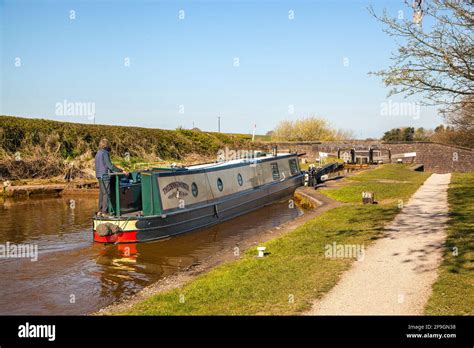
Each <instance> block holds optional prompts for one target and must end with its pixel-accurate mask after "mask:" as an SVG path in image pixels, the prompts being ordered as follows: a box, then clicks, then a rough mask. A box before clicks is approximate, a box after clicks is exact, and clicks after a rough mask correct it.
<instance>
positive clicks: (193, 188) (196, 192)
mask: <svg viewBox="0 0 474 348" xmlns="http://www.w3.org/2000/svg"><path fill="white" fill-rule="evenodd" d="M191 192H192V194H193V196H194V197H197V195H198V194H199V190H198V187H197V185H196V183H195V182H193V183H192V184H191Z"/></svg>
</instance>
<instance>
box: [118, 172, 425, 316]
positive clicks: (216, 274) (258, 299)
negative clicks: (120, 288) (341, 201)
mask: <svg viewBox="0 0 474 348" xmlns="http://www.w3.org/2000/svg"><path fill="white" fill-rule="evenodd" d="M389 172H390V173H392V174H389ZM411 173H412V172H410V171H409V170H408V169H406V168H405V167H403V166H396V167H391V166H387V167H385V166H384V167H382V168H381V169H376V170H374V171H373V172H366V173H362V174H360V175H359V178H358V180H357V181H358V185H359V186H358V187H359V189H361V190H367V189H368V188H369V187H370V185H372V184H373V183H374V181H376V180H379V179H380V178H385V177H387V176H390V175H395V174H397V175H398V177H403V176H405V175H412V174H411ZM426 177H427V174H426V173H415V174H414V175H413V176H412V177H411V180H412V181H413V185H410V186H409V188H408V189H406V190H402V191H401V192H398V191H390V192H389V194H390V197H391V198H393V199H402V198H404V197H405V196H406V195H407V194H412V193H414V191H415V190H416V188H417V187H418V186H419V185H420V184H421V183H422V182H423V181H424V179H425V178H426ZM344 189H345V188H344V187H342V188H339V189H336V190H333V191H334V192H337V191H340V190H344ZM357 196H360V193H358V194H357ZM397 212H398V208H397V207H396V205H388V204H379V205H362V204H359V203H352V204H347V205H344V206H342V207H338V208H335V209H332V210H330V211H328V212H326V213H324V214H322V215H320V216H319V217H316V218H314V219H313V220H311V221H309V222H307V223H305V224H303V225H302V226H300V227H298V228H297V229H296V230H294V231H292V232H291V233H288V234H286V235H284V236H281V237H279V238H276V239H274V240H271V241H269V242H266V243H264V245H265V246H266V247H267V251H268V252H269V255H267V256H266V257H264V258H256V257H255V256H256V254H257V251H256V249H255V248H251V249H249V250H248V251H247V252H245V253H244V255H242V257H241V258H240V259H238V260H236V261H232V262H228V263H225V264H223V265H221V266H218V267H216V268H215V269H213V270H211V271H210V272H208V273H206V274H203V275H201V276H199V277H197V278H196V279H194V280H192V281H190V282H189V283H187V284H185V285H184V286H182V287H180V288H177V289H174V290H170V291H167V292H163V293H159V294H156V295H153V296H151V297H150V298H148V299H147V300H145V301H142V302H139V303H137V304H135V305H133V306H132V307H131V308H130V309H129V310H126V311H123V312H119V313H117V314H122V315H256V314H265V315H288V314H298V313H301V312H303V311H305V310H308V309H310V308H311V304H312V302H313V301H314V300H315V299H317V298H320V297H322V296H323V295H324V294H325V293H326V292H327V291H328V290H330V289H331V288H332V287H333V286H334V285H335V284H336V283H337V281H338V280H339V278H340V276H341V274H342V273H343V272H344V271H345V270H347V269H348V268H349V267H350V264H351V263H352V262H353V261H354V260H353V259H347V258H346V259H343V258H341V259H332V258H328V257H325V247H326V246H327V245H332V244H333V243H337V244H346V245H347V244H359V245H369V244H370V243H372V242H373V241H374V240H375V239H377V238H378V235H379V233H380V232H381V231H382V230H383V227H384V225H385V224H386V223H388V222H389V221H391V220H392V219H393V218H394V216H395V215H396V214H397Z"/></svg>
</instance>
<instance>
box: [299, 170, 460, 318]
mask: <svg viewBox="0 0 474 348" xmlns="http://www.w3.org/2000/svg"><path fill="white" fill-rule="evenodd" d="M450 179H451V174H433V175H431V176H430V177H429V178H428V179H427V180H426V181H425V183H424V184H423V185H422V186H421V187H420V188H419V189H418V190H417V191H416V192H415V194H414V195H413V196H412V197H411V198H410V200H409V201H408V203H407V204H406V205H405V206H404V208H403V209H402V211H401V212H400V213H399V214H398V215H397V216H396V218H395V219H394V220H393V221H392V222H391V223H390V224H389V225H388V226H387V227H386V229H385V233H384V236H383V237H382V238H381V239H379V240H378V241H376V242H375V243H374V244H373V245H372V246H371V247H369V248H366V250H365V256H364V258H363V259H362V260H360V261H355V262H354V264H353V266H352V268H351V269H350V270H349V271H347V272H346V273H344V274H343V276H342V278H341V280H340V281H339V283H338V284H337V285H336V286H335V287H334V288H333V289H332V290H331V291H329V292H328V293H327V294H326V295H325V296H324V297H323V298H322V299H320V300H318V301H316V302H315V303H314V304H313V307H312V309H311V310H310V312H309V313H307V314H309V315H338V314H339V315H417V314H422V313H423V309H424V306H425V304H426V302H427V301H428V299H429V297H430V294H431V286H432V284H433V283H434V281H435V280H436V277H437V268H438V266H439V264H440V262H441V259H442V246H443V243H444V241H445V239H446V233H445V227H446V221H447V217H448V201H447V189H448V184H449V182H450Z"/></svg>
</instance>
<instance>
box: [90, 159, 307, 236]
mask: <svg viewBox="0 0 474 348" xmlns="http://www.w3.org/2000/svg"><path fill="white" fill-rule="evenodd" d="M302 183H303V175H302V173H301V171H300V169H299V164H298V155H297V154H294V153H287V154H273V155H269V154H264V155H261V156H252V157H247V158H241V159H235V160H230V161H222V162H216V163H210V164H201V165H195V166H190V167H169V168H153V169H150V170H145V171H141V172H133V173H130V174H129V175H127V176H125V175H124V174H117V175H111V184H110V187H111V189H110V195H109V214H110V215H109V216H106V217H104V216H95V217H94V219H93V220H94V221H93V222H94V241H96V242H102V243H135V242H144V241H152V240H157V239H162V238H168V237H171V236H174V235H177V234H181V233H185V232H189V231H192V230H196V229H199V228H203V227H206V226H210V225H214V224H216V223H219V222H222V221H225V220H229V219H232V218H234V217H237V216H239V215H242V214H245V213H248V212H250V211H253V210H256V209H258V208H261V207H263V206H265V205H267V204H270V203H273V202H275V201H278V200H281V199H283V198H285V197H287V196H289V195H291V194H293V192H294V190H295V189H296V188H297V187H298V186H301V185H302Z"/></svg>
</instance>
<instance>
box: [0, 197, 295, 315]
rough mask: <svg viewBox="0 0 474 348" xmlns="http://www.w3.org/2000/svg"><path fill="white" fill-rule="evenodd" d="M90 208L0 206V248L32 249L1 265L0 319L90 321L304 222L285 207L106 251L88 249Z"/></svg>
mask: <svg viewBox="0 0 474 348" xmlns="http://www.w3.org/2000/svg"><path fill="white" fill-rule="evenodd" d="M71 198H73V201H71ZM96 206H97V198H96V196H95V195H90V196H89V195H78V196H77V197H61V198H31V199H27V200H24V201H1V200H0V245H4V246H7V243H11V244H13V243H14V244H15V245H16V244H20V243H21V244H28V245H32V246H35V245H37V246H38V259H37V261H32V259H30V258H0V272H1V274H0V279H1V280H0V314H15V315H17V314H29V315H45V314H51V315H60V314H66V315H72V314H79V315H80V314H88V313H91V312H94V311H97V310H98V309H100V308H102V307H105V306H107V305H109V304H111V303H112V302H114V301H116V300H119V299H122V298H124V297H127V296H129V295H132V294H134V293H136V292H138V291H139V290H141V289H142V288H143V287H145V286H147V285H150V284H151V283H153V282H155V281H157V280H159V279H160V278H163V277H166V276H169V275H171V274H173V273H176V272H177V271H178V270H179V269H183V268H186V267H189V266H191V265H193V264H197V263H200V262H202V261H203V260H204V259H206V258H207V257H209V256H210V255H213V254H215V253H216V252H219V251H222V250H232V249H233V248H235V247H236V246H238V245H239V243H241V242H242V241H244V240H245V239H246V238H248V237H249V236H252V235H255V234H259V233H261V234H262V233H263V232H264V231H265V230H268V229H270V228H272V227H275V226H278V225H280V224H282V223H284V222H287V221H289V220H292V219H294V218H296V217H297V216H299V215H301V214H302V211H301V210H300V209H298V208H293V209H290V208H289V206H288V202H287V201H286V202H281V203H275V204H272V205H270V206H267V207H264V208H262V209H259V210H257V211H255V212H252V213H249V214H246V215H244V216H241V217H238V218H235V219H233V220H231V221H227V222H224V223H222V224H219V225H216V226H213V227H211V228H207V229H203V230H200V231H195V232H191V233H188V234H184V235H181V236H177V237H174V238H171V239H168V240H165V241H157V242H150V243H141V244H127V245H104V244H97V243H93V241H92V232H91V229H92V221H91V217H92V215H93V214H94V212H95V211H96V209H97V207H96ZM11 244H10V245H11Z"/></svg>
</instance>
